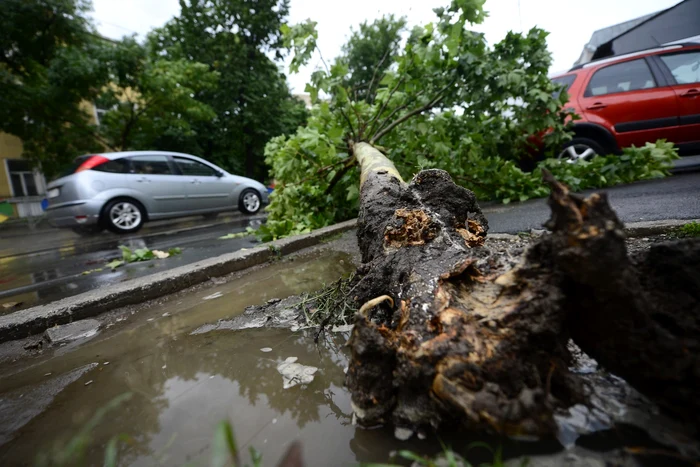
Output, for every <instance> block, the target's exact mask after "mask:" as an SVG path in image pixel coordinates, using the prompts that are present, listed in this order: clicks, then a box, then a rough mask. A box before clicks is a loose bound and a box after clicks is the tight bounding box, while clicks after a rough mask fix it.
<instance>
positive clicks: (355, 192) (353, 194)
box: [345, 185, 360, 201]
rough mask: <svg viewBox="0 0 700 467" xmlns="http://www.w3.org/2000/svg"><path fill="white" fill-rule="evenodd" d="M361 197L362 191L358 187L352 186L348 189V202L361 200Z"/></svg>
mask: <svg viewBox="0 0 700 467" xmlns="http://www.w3.org/2000/svg"><path fill="white" fill-rule="evenodd" d="M359 196H360V190H359V189H358V188H357V185H350V186H349V187H348V194H347V196H346V198H345V199H346V200H347V201H353V200H356V199H357V198H359Z"/></svg>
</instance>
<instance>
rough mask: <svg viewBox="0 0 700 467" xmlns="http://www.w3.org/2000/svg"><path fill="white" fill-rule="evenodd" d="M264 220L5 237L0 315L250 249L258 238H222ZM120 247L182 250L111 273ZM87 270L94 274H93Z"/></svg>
mask: <svg viewBox="0 0 700 467" xmlns="http://www.w3.org/2000/svg"><path fill="white" fill-rule="evenodd" d="M264 219H265V217H264V216H260V215H259V216H253V217H242V216H238V217H233V218H227V219H223V220H222V221H219V222H218V223H211V222H207V221H205V220H204V219H198V220H196V221H193V222H191V223H190V224H174V225H171V226H170V228H161V229H144V230H143V231H142V232H139V234H136V235H131V236H128V237H119V236H116V235H113V234H108V233H103V234H100V235H97V236H94V237H88V238H81V237H78V236H77V235H75V234H73V233H72V232H66V231H62V230H55V231H48V233H46V234H45V235H38V236H34V235H32V236H29V237H26V238H21V237H19V238H18V237H10V238H3V239H2V240H1V241H0V314H3V313H10V312H14V311H17V310H20V309H23V308H28V307H31V306H34V305H40V304H43V303H48V302H51V301H54V300H58V299H61V298H64V297H67V296H71V295H76V294H79V293H81V292H85V291H88V290H91V289H94V288H97V287H103V286H108V285H111V284H115V283H118V282H122V281H125V280H129V279H133V278H135V277H141V276H145V275H148V274H152V273H154V272H157V271H162V270H165V269H172V268H175V267H178V266H182V265H185V264H189V263H193V262H196V261H199V260H202V259H206V258H210V257H214V256H219V255H222V254H224V253H230V252H232V251H236V250H239V249H241V248H250V247H252V246H254V244H255V238H254V237H243V238H233V239H228V240H221V239H219V237H221V236H224V235H226V234H229V233H237V232H243V231H245V230H246V228H248V227H256V226H258V225H260V223H261V222H264ZM197 223H199V224H203V225H197ZM52 233H53V234H54V235H56V237H57V238H56V239H54V241H53V242H51V241H50V240H51V239H50V238H49V239H46V238H45V237H46V236H49V237H50V236H51V234H52ZM37 237H39V238H37ZM47 240H48V241H47ZM15 245H17V246H16V247H15ZM119 245H125V246H127V247H129V248H131V249H132V250H134V249H137V248H150V249H152V250H164V251H168V249H170V248H174V247H179V248H181V249H182V254H180V255H176V256H172V257H170V258H167V259H164V260H151V261H146V262H138V263H131V264H127V265H124V266H122V267H119V268H118V269H116V270H115V271H111V270H110V269H109V268H106V267H105V265H106V264H107V263H108V262H109V261H110V260H112V259H115V258H120V257H121V251H120V250H119V248H118V246H119ZM96 269H102V271H95V270H96ZM88 271H94V272H90V273H89V274H88V273H87V272H88ZM11 303H19V304H18V305H16V306H13V307H7V308H5V307H3V306H2V304H11Z"/></svg>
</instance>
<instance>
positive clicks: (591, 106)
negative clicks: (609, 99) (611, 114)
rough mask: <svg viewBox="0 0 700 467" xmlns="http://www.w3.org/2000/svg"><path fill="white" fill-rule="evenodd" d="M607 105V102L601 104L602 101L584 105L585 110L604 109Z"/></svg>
mask: <svg viewBox="0 0 700 467" xmlns="http://www.w3.org/2000/svg"><path fill="white" fill-rule="evenodd" d="M607 106H608V105H607V104H603V103H602V102H595V103H593V105H590V106H588V107H586V110H598V109H604V108H606V107H607Z"/></svg>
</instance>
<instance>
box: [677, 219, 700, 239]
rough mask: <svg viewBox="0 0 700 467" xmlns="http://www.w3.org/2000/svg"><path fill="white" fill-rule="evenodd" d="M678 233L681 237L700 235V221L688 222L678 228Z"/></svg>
mask: <svg viewBox="0 0 700 467" xmlns="http://www.w3.org/2000/svg"><path fill="white" fill-rule="evenodd" d="M676 235H677V236H679V237H700V222H696V221H693V222H688V223H687V224H685V225H683V226H681V227H679V228H678V231H677V232H676Z"/></svg>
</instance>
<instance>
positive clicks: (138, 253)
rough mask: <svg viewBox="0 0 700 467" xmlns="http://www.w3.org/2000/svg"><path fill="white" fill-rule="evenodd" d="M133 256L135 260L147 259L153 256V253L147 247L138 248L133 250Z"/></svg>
mask: <svg viewBox="0 0 700 467" xmlns="http://www.w3.org/2000/svg"><path fill="white" fill-rule="evenodd" d="M134 256H135V260H136V261H148V260H149V259H153V258H155V255H154V254H153V252H152V251H151V250H150V249H149V248H138V249H136V250H134Z"/></svg>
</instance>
